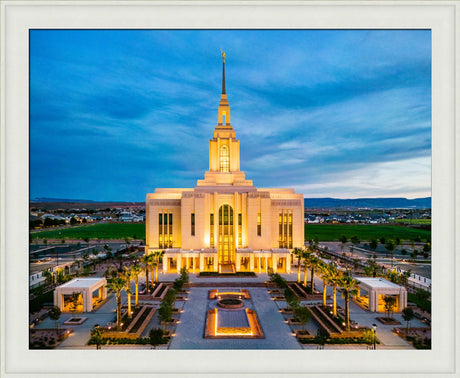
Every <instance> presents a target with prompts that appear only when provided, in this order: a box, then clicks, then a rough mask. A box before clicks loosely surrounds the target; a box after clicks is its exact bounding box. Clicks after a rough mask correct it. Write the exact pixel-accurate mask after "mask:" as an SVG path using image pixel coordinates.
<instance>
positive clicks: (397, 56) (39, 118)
mask: <svg viewBox="0 0 460 378" xmlns="http://www.w3.org/2000/svg"><path fill="white" fill-rule="evenodd" d="M221 49H222V50H224V51H225V52H226V66H225V68H226V79H227V80H226V89H227V94H228V100H229V103H230V107H231V122H232V126H233V128H234V129H235V131H236V136H237V138H238V139H239V140H240V155H241V164H240V169H241V170H242V171H244V172H245V173H246V178H247V179H249V180H253V183H254V185H256V186H257V187H259V188H264V187H266V188H276V187H288V188H295V190H296V191H297V192H300V193H303V194H304V196H305V197H307V198H308V197H334V198H359V197H407V198H415V197H428V196H431V34H430V31H429V30H373V31H369V30H346V31H345V30H289V31H288V30H252V31H249V30H193V31H192V30H168V31H166V30H118V31H115V30H104V31H103V30H97V31H96V30H87V31H85V30H73V31H65V30H33V31H30V198H31V199H34V198H37V197H52V198H67V199H90V200H99V201H144V200H145V196H146V193H150V192H153V191H154V190H155V188H192V187H195V185H196V182H197V180H198V179H202V178H203V177H204V172H205V171H207V170H208V169H209V158H208V147H209V139H210V138H211V137H212V132H213V130H214V128H215V126H216V124H217V106H218V104H219V99H220V93H221V74H222V57H221V54H220V50H221Z"/></svg>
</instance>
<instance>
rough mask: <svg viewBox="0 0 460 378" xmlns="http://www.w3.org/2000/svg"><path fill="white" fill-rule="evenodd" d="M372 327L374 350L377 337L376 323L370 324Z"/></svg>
mask: <svg viewBox="0 0 460 378" xmlns="http://www.w3.org/2000/svg"><path fill="white" fill-rule="evenodd" d="M372 329H373V330H374V350H375V339H376V338H377V324H375V323H374V324H372Z"/></svg>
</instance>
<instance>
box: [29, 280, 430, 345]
mask: <svg viewBox="0 0 460 378" xmlns="http://www.w3.org/2000/svg"><path fill="white" fill-rule="evenodd" d="M284 276H285V278H286V279H287V280H291V281H295V279H296V274H294V273H291V274H287V275H284ZM177 277H178V275H177V274H160V282H172V281H173V280H174V279H176V278H177ZM268 280H269V276H268V275H266V274H260V275H257V277H243V278H240V277H225V278H224V277H222V278H219V280H218V281H216V278H213V277H199V276H197V275H193V274H191V275H190V288H189V289H188V292H189V293H188V295H187V298H186V300H184V301H176V302H175V307H176V308H178V309H180V310H181V312H180V316H179V317H178V319H179V322H178V323H177V324H176V325H175V329H174V330H173V331H172V333H173V337H172V338H171V341H170V342H169V343H168V344H166V345H163V346H159V347H157V348H158V349H178V350H180V349H317V346H316V345H315V344H302V343H300V342H299V341H298V339H297V338H296V336H295V330H296V329H300V326H298V325H297V326H296V325H290V324H288V319H289V317H286V316H284V315H283V314H282V309H283V308H285V307H286V306H287V303H286V301H275V300H273V297H272V296H271V295H270V289H269V288H267V287H266V286H265V283H266V282H267V281H268ZM239 285H241V286H239ZM315 285H317V288H318V289H319V290H322V282H321V280H319V279H317V280H316V282H315ZM214 289H217V290H218V291H224V290H225V291H230V290H231V291H232V292H234V291H244V290H247V292H248V293H249V296H250V299H249V300H244V302H245V305H246V307H247V308H249V309H250V310H254V311H255V313H256V314H257V318H258V320H259V323H260V327H261V330H262V331H263V334H264V337H263V338H258V339H257V338H254V339H247V338H233V339H232V338H222V339H210V338H205V337H204V336H205V328H206V314H207V311H209V310H210V309H213V308H215V307H216V299H209V292H210V291H211V290H214ZM132 290H133V291H134V285H132ZM327 290H328V294H332V289H331V288H330V287H329V288H328V289H327ZM126 302H127V295H126V293H123V294H122V303H123V304H124V306H126ZM320 302H321V301H320V300H315V301H302V302H301V304H302V305H312V304H319V303H320ZM328 303H330V301H328ZM337 304H338V306H339V307H341V308H343V306H344V300H343V298H342V297H341V296H340V295H338V296H337ZM154 306H155V307H156V308H157V311H158V309H159V306H160V304H159V303H157V304H154ZM115 311H116V300H115V296H114V294H113V293H112V294H109V295H108V297H107V299H106V301H105V302H104V303H103V304H102V305H101V306H99V307H97V308H96V309H94V310H92V311H91V312H85V313H79V314H75V313H68V312H66V313H63V314H62V315H61V321H62V322H65V321H66V320H68V319H70V318H72V317H75V316H82V315H84V317H85V318H86V321H85V322H84V323H83V324H78V325H72V326H71V328H72V332H71V334H70V336H69V337H67V338H66V339H65V340H64V341H63V342H62V343H60V344H59V345H58V346H57V347H56V348H57V349H94V346H89V345H87V343H88V339H89V336H90V332H91V330H92V329H93V328H94V327H95V326H102V325H106V324H108V323H111V322H113V320H114V316H115ZM381 315H382V314H381V313H376V312H371V311H369V310H366V309H364V308H363V307H362V306H360V305H358V304H357V303H355V302H351V303H350V317H351V318H352V319H353V320H354V321H355V322H357V323H359V325H360V326H363V327H369V328H372V325H373V324H375V323H378V321H377V320H376V319H377V317H379V316H381ZM394 318H395V319H396V320H398V321H399V322H401V324H402V325H404V324H405V322H404V320H403V319H402V316H401V314H400V313H396V314H394ZM54 326H55V324H54V321H53V320H51V319H50V318H49V317H48V318H45V319H44V320H43V321H42V322H40V323H39V324H37V325H36V326H35V327H34V329H36V330H40V329H51V328H54ZM424 326H426V325H425V324H424V323H422V322H421V321H420V320H418V319H414V320H413V321H412V322H411V327H424ZM155 327H161V324H160V321H159V319H158V317H157V316H154V317H153V318H152V319H151V320H150V321H149V324H148V325H147V327H146V328H145V330H144V331H143V333H142V335H141V337H148V333H149V330H150V329H151V328H155ZM169 328H171V327H169ZM319 328H320V327H319V325H318V324H317V323H316V322H315V321H314V320H313V319H312V320H310V321H309V322H308V323H307V329H308V330H309V331H310V332H312V333H313V334H314V333H316V332H317V331H318V329H319ZM393 328H394V325H384V324H380V323H378V327H377V329H376V336H377V339H378V340H379V342H380V344H379V345H378V346H377V349H413V346H412V345H411V344H410V343H408V342H407V341H405V340H403V339H402V338H401V337H399V336H398V335H397V334H396V333H395V332H393ZM119 348H128V349H150V348H151V346H150V345H103V346H102V349H119ZM325 349H369V346H367V345H364V344H343V345H326V346H325Z"/></svg>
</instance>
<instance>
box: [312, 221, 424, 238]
mask: <svg viewBox="0 0 460 378" xmlns="http://www.w3.org/2000/svg"><path fill="white" fill-rule="evenodd" d="M342 235H345V236H346V237H347V238H348V240H350V238H351V237H352V236H353V235H356V236H357V237H358V238H359V240H361V241H370V240H372V239H376V240H378V239H380V238H381V237H382V236H383V237H384V238H385V239H395V238H400V239H401V240H406V241H407V240H413V239H414V238H415V237H417V236H419V237H420V238H421V239H422V240H425V239H431V231H428V230H419V229H414V228H408V227H404V226H396V225H380V224H376V225H373V224H306V225H305V240H310V239H314V238H315V236H318V239H319V241H337V240H339V239H340V237H341V236H342Z"/></svg>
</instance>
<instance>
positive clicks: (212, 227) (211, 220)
mask: <svg viewBox="0 0 460 378" xmlns="http://www.w3.org/2000/svg"><path fill="white" fill-rule="evenodd" d="M209 225H210V229H211V237H210V241H209V243H210V247H214V214H209Z"/></svg>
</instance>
